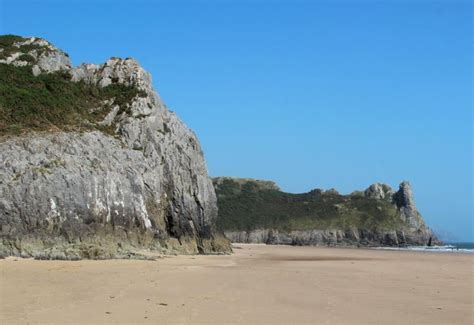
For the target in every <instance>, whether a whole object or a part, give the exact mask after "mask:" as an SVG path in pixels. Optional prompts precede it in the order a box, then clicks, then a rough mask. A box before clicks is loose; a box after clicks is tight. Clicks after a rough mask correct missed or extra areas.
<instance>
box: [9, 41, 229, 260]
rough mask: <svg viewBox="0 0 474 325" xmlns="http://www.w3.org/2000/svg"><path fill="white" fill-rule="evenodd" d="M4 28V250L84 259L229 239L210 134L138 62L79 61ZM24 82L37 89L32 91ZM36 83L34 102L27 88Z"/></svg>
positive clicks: (205, 246)
mask: <svg viewBox="0 0 474 325" xmlns="http://www.w3.org/2000/svg"><path fill="white" fill-rule="evenodd" d="M0 38H1V39H0V67H1V68H2V69H4V70H3V71H6V72H5V73H4V74H3V79H2V81H1V82H2V83H3V85H2V84H0V86H1V87H2V88H1V91H2V92H3V94H7V95H8V96H7V95H5V96H4V98H2V100H3V102H0V104H1V106H0V128H3V130H2V131H3V132H0V135H2V136H1V137H0V227H1V228H0V253H2V254H3V255H21V256H35V257H38V258H66V259H76V258H110V257H126V256H133V255H134V254H136V252H138V251H139V250H141V249H143V248H146V249H156V250H160V251H173V252H182V253H214V252H225V251H228V250H229V249H230V246H229V243H228V241H227V240H225V239H224V238H223V236H220V235H219V234H218V233H216V230H215V226H214V224H215V219H216V217H217V206H216V196H215V192H214V188H213V185H212V182H211V180H210V178H209V177H208V174H207V167H206V163H205V160H204V156H203V153H202V150H201V147H200V145H199V141H198V139H197V138H196V135H195V134H194V133H193V132H192V131H191V130H190V129H188V128H187V127H186V126H185V125H184V124H183V123H182V122H181V120H180V119H179V118H178V117H177V116H176V114H175V113H173V112H171V111H169V110H168V109H167V108H166V106H165V105H164V104H163V102H162V101H161V99H160V97H159V96H158V94H157V93H156V92H155V90H154V89H153V86H152V82H151V76H150V75H149V73H147V72H146V71H145V70H144V69H143V68H142V67H141V66H140V65H139V64H138V62H137V61H135V60H133V59H129V58H127V59H119V58H111V59H110V60H108V61H107V62H106V63H104V64H100V65H95V64H83V65H80V66H79V67H75V68H74V67H72V64H71V62H70V60H69V57H68V56H67V54H65V53H64V52H62V51H61V50H59V49H57V48H55V47H54V46H53V45H52V44H50V43H49V42H47V41H45V40H43V39H40V38H34V37H32V38H22V37H18V36H12V35H8V36H4V37H3V38H2V37H0ZM6 78H9V79H6ZM22 78H23V79H22ZM10 80H11V81H10ZM18 80H20V81H18ZM22 80H28V82H31V83H35V87H31V86H30V87H29V88H27V89H26V93H25V90H24V89H23V90H22V89H20V88H21V86H22V85H21V82H22ZM7 83H10V84H7ZM37 84H38V85H37ZM14 87H16V88H14ZM37 87H40V88H41V87H42V89H41V91H42V92H41V93H39V94H38V95H37V96H36V97H35V98H33V100H37V101H36V102H34V103H33V104H32V105H29V106H27V105H26V104H27V103H25V101H26V100H23V97H21V96H19V95H18V94H19V93H20V94H21V93H22V92H21V91H23V93H25V96H27V95H28V93H29V90H31V92H33V91H36V88H37ZM55 87H56V88H57V87H62V88H59V90H60V91H59V92H58V91H57V92H55V90H56V88H55ZM43 88H44V89H43ZM18 89H19V90H18ZM66 91H67V93H66ZM35 94H36V93H35ZM61 94H64V96H65V97H64V98H59V99H60V100H58V96H59V97H60V96H62V95H61ZM76 94H80V95H79V96H76ZM124 94H128V95H129V96H128V97H127V96H125V95H124ZM66 95H67V96H66ZM15 96H16V97H15ZM40 96H43V97H40ZM74 96H76V97H74ZM66 97H67V98H66ZM25 98H28V100H30V97H25ZM36 98H39V99H36ZM71 98H73V99H72V100H71ZM118 99H120V100H118ZM64 101H66V103H67V104H68V105H63V102H64ZM12 103H13V104H12ZM15 103H16V104H15ZM44 103H52V104H50V106H51V107H50V106H47V105H46V107H45V104H44ZM17 105H18V106H17ZM35 105H36V106H35ZM61 105H62V106H61ZM53 106H54V107H53ZM71 106H72V107H71ZM40 108H41V109H42V111H41V113H38V112H39V111H38V110H39V109H40ZM55 109H56V110H58V112H60V114H59V113H58V114H52V113H51V112H54V110H55ZM18 111H21V112H22V115H19V114H18ZM58 116H59V117H58ZM13 126H15V127H16V129H14V128H13ZM13 131H15V132H13Z"/></svg>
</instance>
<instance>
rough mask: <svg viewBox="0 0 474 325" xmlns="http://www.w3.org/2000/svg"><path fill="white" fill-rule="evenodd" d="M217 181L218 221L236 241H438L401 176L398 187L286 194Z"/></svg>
mask: <svg viewBox="0 0 474 325" xmlns="http://www.w3.org/2000/svg"><path fill="white" fill-rule="evenodd" d="M223 179H224V180H225V181H222V180H223ZM218 180H219V181H218ZM214 186H215V188H216V192H217V195H218V205H219V217H218V224H219V225H220V227H221V228H222V229H223V230H224V232H225V235H226V236H227V237H228V238H229V239H230V240H231V241H232V242H236V243H266V244H287V245H324V246H326V245H329V246H406V245H428V244H429V245H431V244H438V243H440V242H439V241H438V239H437V238H436V237H435V236H434V235H433V233H432V232H431V230H430V229H429V228H428V227H427V226H426V225H425V222H424V221H423V218H422V217H421V215H420V213H419V212H418V210H417V209H416V205H415V202H414V199H413V192H412V190H411V186H410V184H409V183H408V182H402V183H401V184H400V188H399V190H398V191H397V192H395V191H393V190H392V189H391V188H390V186H388V185H385V184H380V183H376V184H373V185H371V186H369V188H367V189H366V190H365V191H364V192H354V193H352V194H350V195H347V196H344V195H340V194H339V193H337V191H335V190H329V191H321V190H318V189H316V190H313V191H311V192H309V193H303V194H288V193H284V192H281V191H278V190H275V189H262V188H258V187H257V186H256V185H255V184H252V182H251V181H249V182H248V183H247V184H245V183H243V182H242V181H238V182H233V181H232V179H231V178H219V179H214Z"/></svg>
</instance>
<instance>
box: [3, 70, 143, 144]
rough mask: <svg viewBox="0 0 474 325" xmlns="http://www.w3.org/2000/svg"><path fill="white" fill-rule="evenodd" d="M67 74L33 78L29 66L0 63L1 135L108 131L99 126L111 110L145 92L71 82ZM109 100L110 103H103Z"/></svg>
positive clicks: (117, 86)
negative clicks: (33, 132) (62, 131)
mask: <svg viewBox="0 0 474 325" xmlns="http://www.w3.org/2000/svg"><path fill="white" fill-rule="evenodd" d="M70 79H71V77H70V75H69V74H68V73H67V72H55V73H49V74H40V75H39V76H36V77H35V76H34V75H33V73H32V72H31V67H15V66H11V65H7V64H0V135H5V134H18V133H21V132H26V131H30V130H39V131H42V130H52V129H61V130H64V131H68V130H78V129H93V128H96V129H100V130H109V131H110V128H104V127H102V126H100V125H98V122H99V121H101V120H102V119H103V118H104V117H105V116H106V115H107V113H108V112H109V111H110V109H111V107H112V106H114V105H119V107H120V112H126V113H127V112H128V113H129V111H128V110H127V107H128V104H129V103H130V102H131V101H132V99H133V98H135V97H136V96H144V95H145V94H144V92H143V91H141V90H139V89H137V88H136V87H129V86H125V85H121V84H112V85H109V86H107V87H104V88H100V87H98V86H97V85H91V84H86V83H85V82H82V81H81V82H72V81H71V80H70ZM105 101H109V102H110V103H109V104H107V105H106V104H104V103H105Z"/></svg>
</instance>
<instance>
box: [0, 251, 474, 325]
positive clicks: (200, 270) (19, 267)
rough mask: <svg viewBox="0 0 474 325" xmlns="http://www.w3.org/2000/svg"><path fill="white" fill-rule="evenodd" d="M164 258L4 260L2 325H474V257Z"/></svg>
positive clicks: (261, 254) (260, 254) (268, 254)
mask: <svg viewBox="0 0 474 325" xmlns="http://www.w3.org/2000/svg"><path fill="white" fill-rule="evenodd" d="M234 248H235V250H234V251H235V254H233V255H229V256H176V257H168V258H162V259H159V260H157V261H137V260H109V261H75V262H66V261H35V260H29V259H14V258H8V259H5V260H1V261H0V268H1V278H0V285H1V286H0V289H1V300H0V314H1V315H0V322H1V324H13V323H30V324H33V323H57V324H62V323H87V324H94V323H95V324H105V323H148V324H157V323H160V324H168V323H185V324H210V323H217V324H229V323H245V324H268V323H280V324H289V323H292V324H295V323H301V324H303V323H311V324H473V294H474V292H473V288H474V285H473V281H474V279H473V263H474V255H465V254H449V253H424V252H400V251H376V250H367V249H339V248H314V247H289V246H265V245H235V246H234Z"/></svg>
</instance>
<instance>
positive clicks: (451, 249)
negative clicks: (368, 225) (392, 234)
mask: <svg viewBox="0 0 474 325" xmlns="http://www.w3.org/2000/svg"><path fill="white" fill-rule="evenodd" d="M375 249H382V250H396V251H417V252H440V253H441V252H444V253H471V254H474V249H468V248H457V247H456V246H453V245H445V246H407V247H375Z"/></svg>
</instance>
